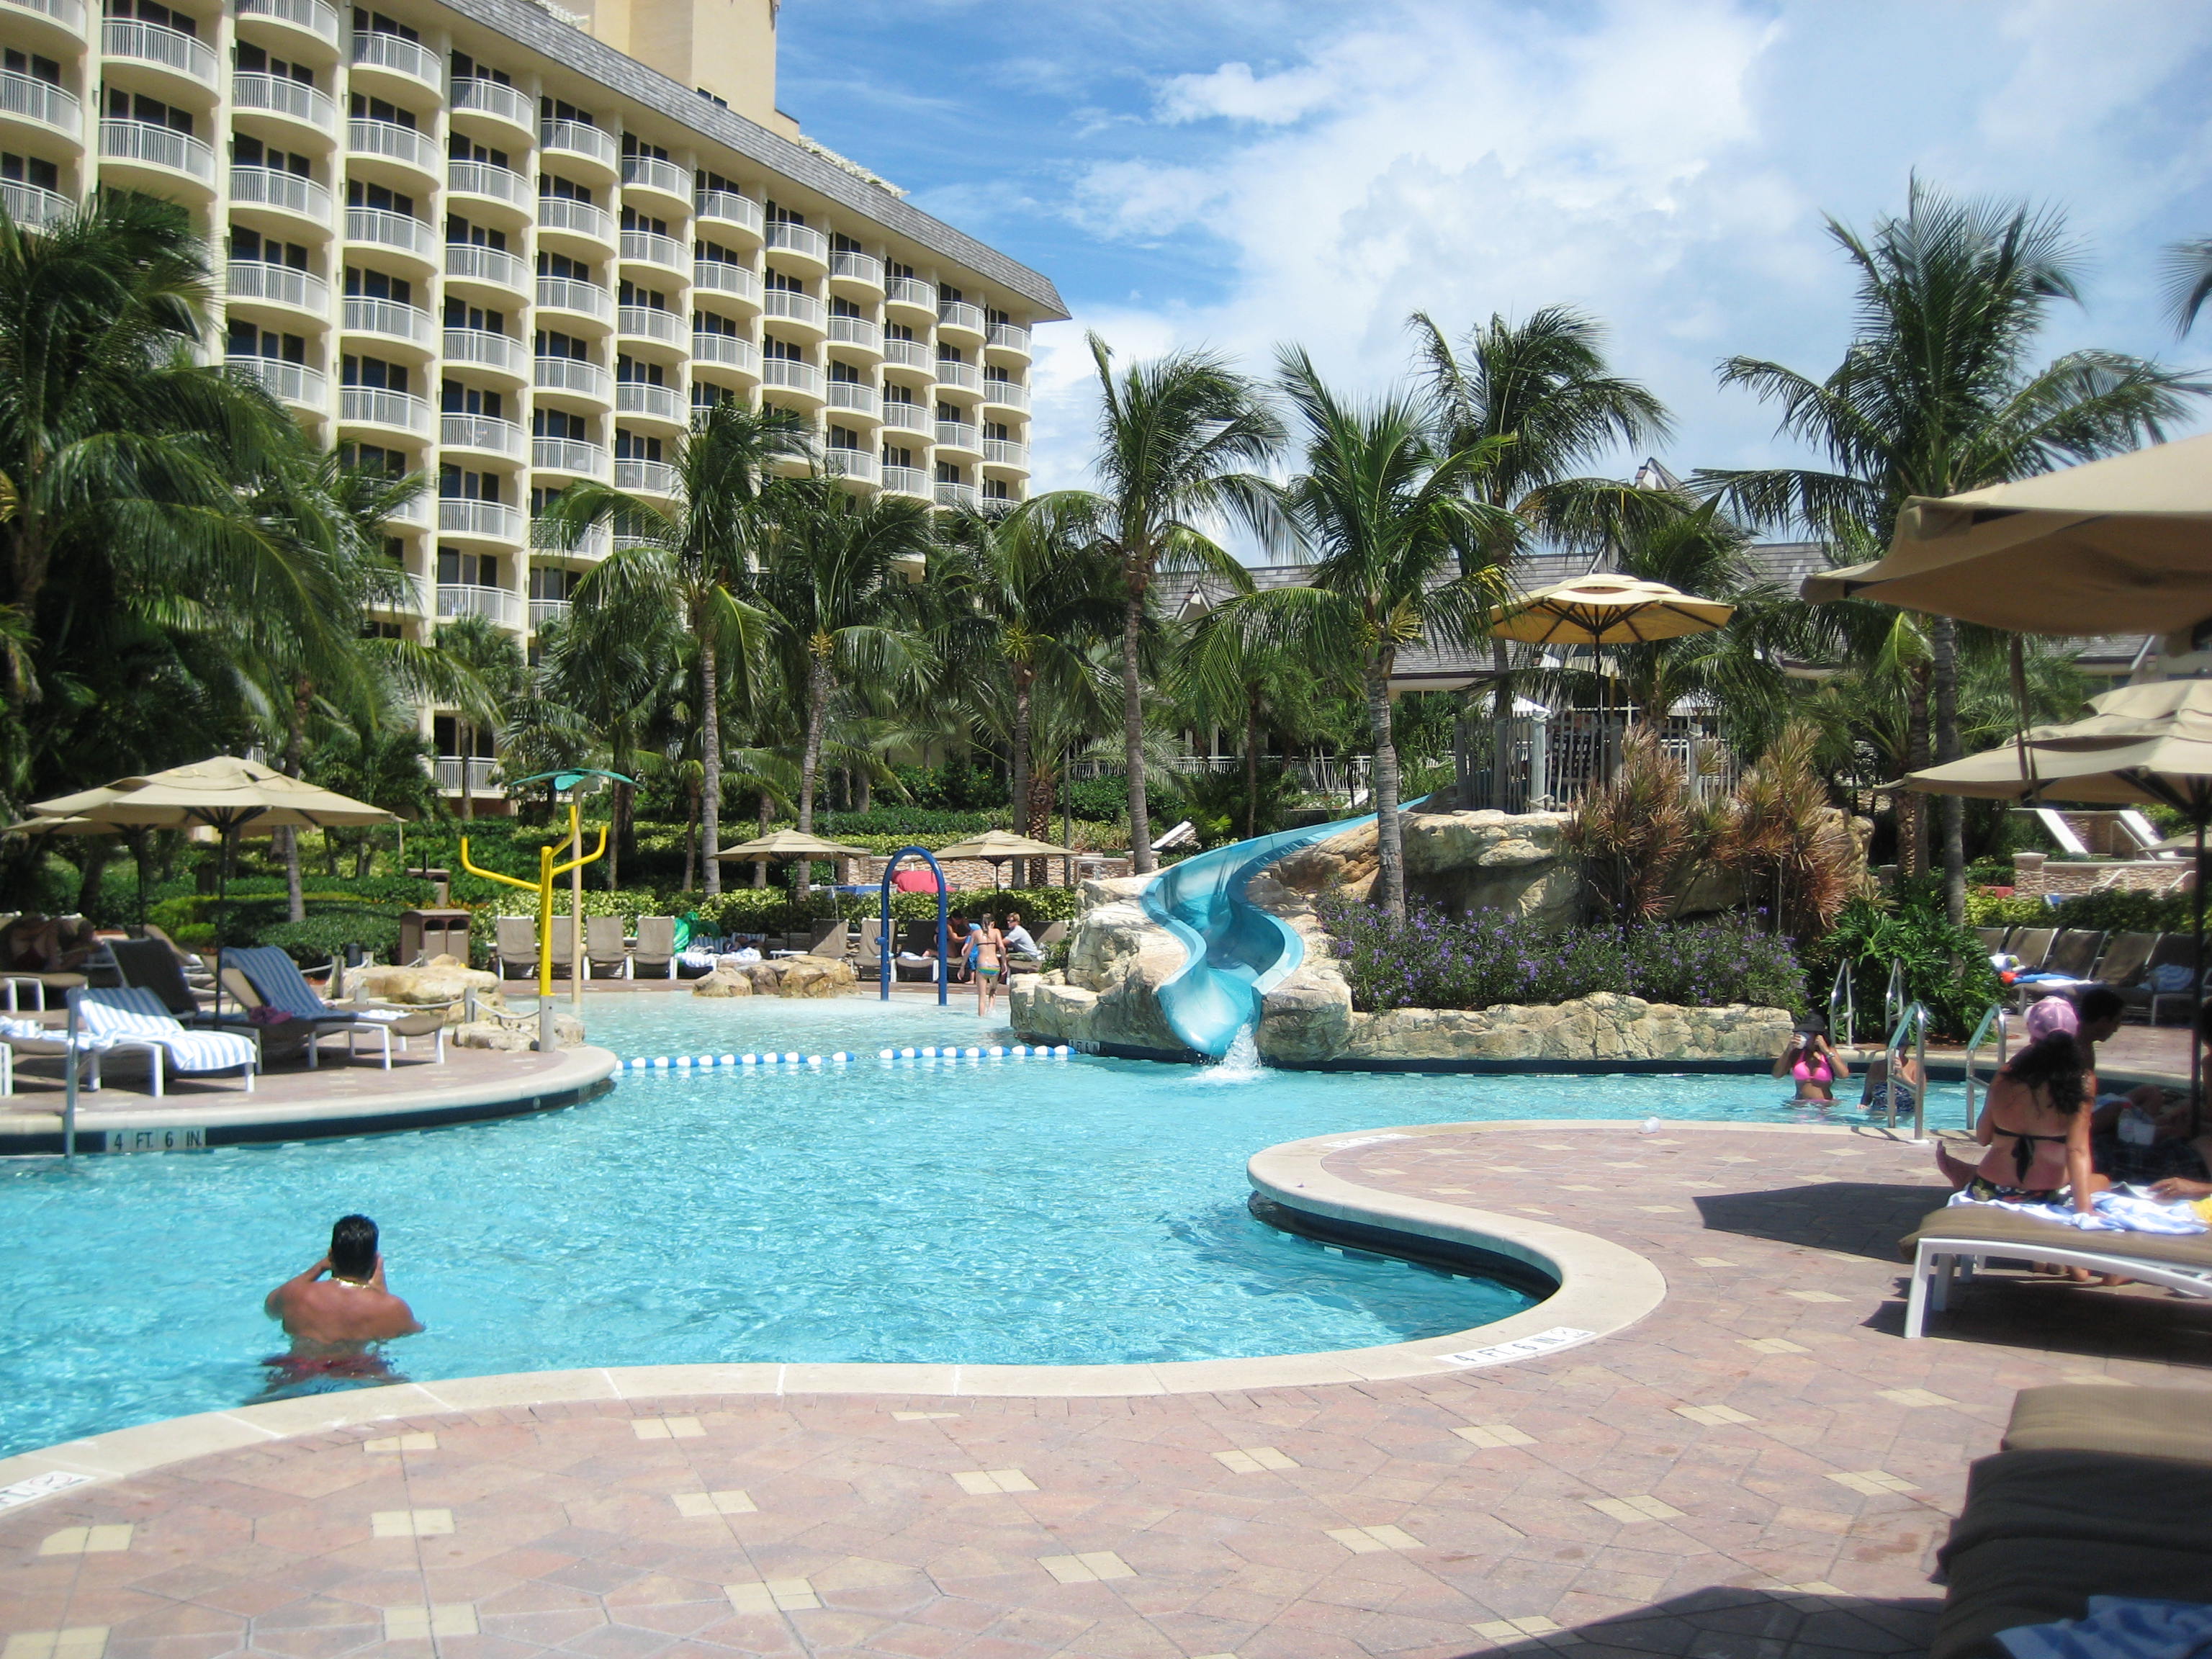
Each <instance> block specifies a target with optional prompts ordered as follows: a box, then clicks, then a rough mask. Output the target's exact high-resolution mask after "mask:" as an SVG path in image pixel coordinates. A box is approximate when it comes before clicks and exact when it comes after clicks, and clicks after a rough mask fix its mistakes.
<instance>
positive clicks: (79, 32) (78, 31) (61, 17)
mask: <svg viewBox="0 0 2212 1659" xmlns="http://www.w3.org/2000/svg"><path fill="white" fill-rule="evenodd" d="M6 3H8V4H9V5H11V6H15V7H19V8H21V9H22V10H24V11H34V12H37V13H38V14H39V15H40V16H42V17H51V18H52V19H53V21H55V22H57V23H59V24H60V25H61V26H62V27H64V28H65V29H67V30H68V31H69V32H70V33H71V34H74V35H76V37H77V38H78V39H79V40H82V39H83V38H84V8H83V7H82V5H80V4H79V3H78V0H6Z"/></svg>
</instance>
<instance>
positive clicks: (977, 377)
mask: <svg viewBox="0 0 2212 1659" xmlns="http://www.w3.org/2000/svg"><path fill="white" fill-rule="evenodd" d="M937 383H938V385H939V386H960V387H962V388H963V389H964V390H966V391H969V392H981V390H982V389H983V371H982V370H981V369H980V368H976V367H975V364H973V363H963V362H961V361H960V360H959V359H958V358H957V357H939V359H938V360H937Z"/></svg>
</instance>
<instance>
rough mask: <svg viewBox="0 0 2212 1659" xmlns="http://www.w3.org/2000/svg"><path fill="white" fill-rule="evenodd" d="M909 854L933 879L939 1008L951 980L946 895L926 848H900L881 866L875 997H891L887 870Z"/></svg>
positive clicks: (942, 879)
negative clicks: (935, 881)
mask: <svg viewBox="0 0 2212 1659" xmlns="http://www.w3.org/2000/svg"><path fill="white" fill-rule="evenodd" d="M909 853H911V854H914V855H915V857H917V858H919V859H921V860H922V861H923V862H924V863H926V864H927V865H928V866H929V869H930V873H931V874H932V875H933V876H935V877H936V878H937V1006H939V1007H940V1008H942V1007H943V1006H945V993H946V989H947V987H949V986H950V985H951V982H952V964H951V963H950V962H948V961H946V960H945V951H946V950H947V948H948V945H949V941H948V940H947V939H945V915H946V912H947V904H948V897H949V896H948V895H947V893H946V891H945V872H944V871H943V870H941V869H939V867H938V864H937V859H936V857H935V855H934V854H932V853H931V852H930V850H929V849H928V848H927V847H902V848H899V849H898V851H897V852H896V853H894V854H891V856H890V863H888V864H886V865H884V882H883V906H884V910H883V921H882V923H881V925H880V927H878V936H877V939H876V944H877V948H878V952H879V955H880V957H881V966H880V970H879V979H878V983H879V985H880V987H881V989H882V994H881V996H880V998H879V1000H881V1001H884V1002H889V1001H890V1000H891V872H893V871H894V870H896V869H897V868H898V866H899V860H901V859H903V858H904V857H906V856H907V854H909Z"/></svg>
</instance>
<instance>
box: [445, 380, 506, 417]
mask: <svg viewBox="0 0 2212 1659" xmlns="http://www.w3.org/2000/svg"><path fill="white" fill-rule="evenodd" d="M439 405H440V407H441V409H443V410H444V411H445V412H446V413H447V414H448V415H482V416H484V417H485V418H487V419H489V420H494V421H498V420H504V419H505V418H506V417H507V400H506V399H505V398H501V396H500V395H499V393H498V392H486V391H485V390H484V389H483V387H482V386H468V385H465V384H464V383H463V382H461V381H459V380H447V381H446V382H444V384H443V385H442V386H441V388H440V392H439Z"/></svg>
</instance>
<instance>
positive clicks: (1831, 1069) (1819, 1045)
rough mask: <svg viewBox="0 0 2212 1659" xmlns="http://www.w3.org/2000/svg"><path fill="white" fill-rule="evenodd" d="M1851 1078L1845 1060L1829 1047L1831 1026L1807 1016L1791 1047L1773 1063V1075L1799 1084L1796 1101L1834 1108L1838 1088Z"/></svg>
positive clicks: (1798, 1026) (1799, 1025)
mask: <svg viewBox="0 0 2212 1659" xmlns="http://www.w3.org/2000/svg"><path fill="white" fill-rule="evenodd" d="M1850 1074H1851V1068H1850V1066H1846V1065H1845V1064H1844V1057H1843V1056H1842V1055H1841V1054H1838V1053H1837V1052H1836V1051H1835V1049H1833V1048H1831V1047H1830V1046H1829V1044H1828V1022H1827V1021H1826V1020H1825V1019H1823V1018H1820V1015H1818V1014H1808V1015H1807V1016H1806V1017H1805V1018H1803V1019H1801V1020H1799V1021H1798V1022H1797V1029H1796V1030H1794V1031H1792V1032H1790V1042H1789V1046H1788V1047H1786V1048H1784V1049H1783V1051H1782V1055H1781V1058H1780V1059H1778V1060H1776V1061H1775V1062H1774V1075H1775V1076H1777V1077H1788V1078H1795V1079H1796V1080H1797V1098H1798V1099H1800V1100H1807V1101H1813V1102H1815V1103H1818V1104H1820V1105H1824V1106H1832V1105H1833V1104H1835V1100H1836V1092H1835V1085H1837V1084H1838V1083H1839V1082H1840V1081H1842V1080H1843V1079H1845V1078H1847V1077H1849V1076H1850Z"/></svg>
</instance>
